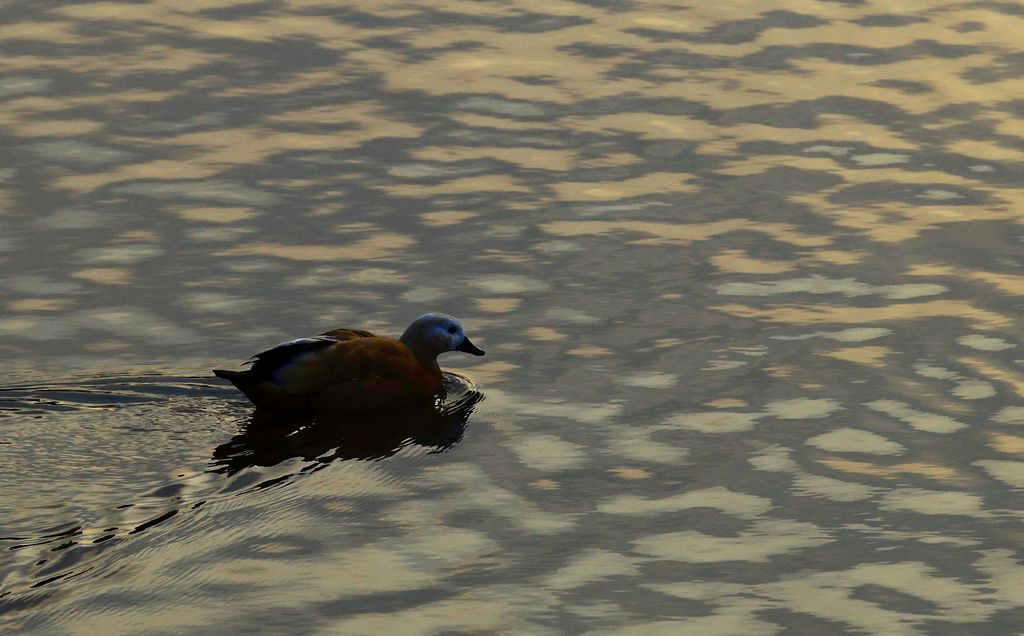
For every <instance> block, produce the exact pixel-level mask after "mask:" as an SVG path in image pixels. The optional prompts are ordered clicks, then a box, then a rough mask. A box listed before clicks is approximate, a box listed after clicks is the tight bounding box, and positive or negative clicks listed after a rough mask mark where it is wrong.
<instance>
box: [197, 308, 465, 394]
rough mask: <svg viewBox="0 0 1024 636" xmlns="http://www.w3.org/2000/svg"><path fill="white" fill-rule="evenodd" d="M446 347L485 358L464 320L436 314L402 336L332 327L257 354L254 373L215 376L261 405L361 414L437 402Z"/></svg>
mask: <svg viewBox="0 0 1024 636" xmlns="http://www.w3.org/2000/svg"><path fill="white" fill-rule="evenodd" d="M448 351H462V352H465V353H470V354H473V355H475V356H482V355H484V351H483V349H480V348H479V347H477V346H476V345H474V344H473V343H472V342H470V340H469V338H468V337H466V332H465V330H464V329H463V327H462V323H461V322H459V321H458V320H456V319H455V318H453V317H452V316H448V315H446V314H438V313H431V314H424V315H422V316H420V317H419V318H417V319H416V320H414V321H413V323H412V324H411V325H409V327H408V329H406V330H405V333H403V334H402V336H401V338H399V339H398V340H395V339H393V338H385V337H381V336H376V335H374V334H372V333H370V332H369V331H362V330H359V329H334V330H331V331H328V332H325V333H323V334H321V335H319V336H315V337H312V338H299V339H297V340H290V341H288V342H283V343H281V344H279V345H277V346H276V347H273V348H272V349H268V350H266V351H263V352H262V353H257V354H256V355H254V356H253V357H252V359H251V360H249V362H248V363H247V364H252V367H251V368H249V369H248V370H245V371H225V370H223V369H214V370H213V373H214V375H216V376H217V377H220V378H224V379H226V380H230V381H231V383H232V384H234V385H235V386H236V387H237V388H238V390H239V391H241V392H242V393H244V394H245V396H246V397H248V398H249V400H250V401H252V403H253V404H254V405H256V407H257V408H259V409H266V410H270V411H280V412H307V413H308V412H313V413H355V412H363V411H372V410H377V409H385V408H391V407H396V406H403V405H407V404H410V403H414V402H423V401H427V400H431V399H433V398H434V396H436V395H438V394H439V393H440V392H441V391H442V382H441V379H442V378H441V368H440V367H439V366H438V364H437V356H438V355H440V354H442V353H446V352H448Z"/></svg>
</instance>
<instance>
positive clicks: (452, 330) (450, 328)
mask: <svg viewBox="0 0 1024 636" xmlns="http://www.w3.org/2000/svg"><path fill="white" fill-rule="evenodd" d="M458 330H459V328H458V327H456V326H455V325H452V326H451V327H448V333H455V332H456V331H458Z"/></svg>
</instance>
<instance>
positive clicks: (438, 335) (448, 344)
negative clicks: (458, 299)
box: [400, 314, 484, 358]
mask: <svg viewBox="0 0 1024 636" xmlns="http://www.w3.org/2000/svg"><path fill="white" fill-rule="evenodd" d="M400 340H401V341H402V344H404V345H405V346H407V347H409V348H410V349H412V350H413V352H415V353H416V354H417V355H420V354H425V355H429V356H433V357H435V358H436V357H437V356H438V355H440V354H442V353H446V352H448V351H463V352H465V353H471V354H473V355H475V356H482V355H484V350H483V349H481V348H480V347H478V346H476V345H475V344H473V343H472V342H470V341H469V338H468V337H466V331H465V330H464V329H463V328H462V323H461V322H459V321H458V320H456V319H455V318H453V317H451V316H449V315H447V314H423V315H422V316H420V317H419V318H417V319H416V320H414V321H413V322H412V324H411V325H409V328H408V329H406V330H405V333H403V334H402V337H401V338H400Z"/></svg>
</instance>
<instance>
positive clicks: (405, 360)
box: [252, 332, 423, 395]
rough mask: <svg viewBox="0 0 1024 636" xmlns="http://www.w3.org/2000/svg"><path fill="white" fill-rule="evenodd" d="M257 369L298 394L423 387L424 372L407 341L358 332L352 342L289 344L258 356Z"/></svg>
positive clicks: (312, 340)
mask: <svg viewBox="0 0 1024 636" xmlns="http://www.w3.org/2000/svg"><path fill="white" fill-rule="evenodd" d="M363 333H368V332H363ZM264 365H265V366H264ZM252 370H253V372H255V373H259V374H261V375H263V374H266V375H265V377H266V379H267V380H269V381H271V382H273V383H274V384H276V385H278V386H280V387H281V388H282V389H284V390H285V391H287V392H288V393H291V394H292V395H312V394H315V393H318V392H320V391H322V390H324V389H326V388H328V387H335V386H338V385H346V384H348V385H355V384H361V383H362V384H365V383H367V382H369V383H370V384H374V383H379V381H386V383H387V384H388V385H391V384H394V383H399V384H403V385H404V384H409V383H418V382H420V381H421V377H420V376H422V374H423V369H422V367H421V365H420V363H419V361H417V360H416V357H415V356H414V355H413V354H412V352H411V351H410V350H409V348H408V347H406V346H405V345H404V344H402V343H401V342H398V341H397V340H392V339H390V338H379V337H376V336H373V335H359V334H358V332H356V335H355V336H353V337H350V338H349V339H346V340H338V339H335V338H334V337H333V336H332V337H328V336H319V337H317V338H302V339H299V340H293V341H291V342H286V343H283V344H281V345H278V346H277V347H274V348H273V349H270V350H269V351H265V352H263V353H261V354H258V355H257V356H256V360H255V362H254V363H253V369H252Z"/></svg>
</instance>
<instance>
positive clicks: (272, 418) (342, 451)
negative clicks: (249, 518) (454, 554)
mask: <svg viewBox="0 0 1024 636" xmlns="http://www.w3.org/2000/svg"><path fill="white" fill-rule="evenodd" d="M482 399H483V395H482V394H481V393H479V392H478V391H475V390H472V389H470V390H467V391H465V392H463V393H462V394H461V395H459V396H458V397H457V398H456V399H450V398H449V399H448V400H446V401H439V402H427V403H424V404H420V405H416V406H411V407H406V408H401V409H392V410H386V411H377V412H372V413H361V414H357V415H339V416H337V417H323V416H283V415H281V414H278V413H269V412H265V411H259V410H256V411H254V412H253V414H252V416H251V417H250V418H249V421H248V422H246V424H245V427H244V428H243V430H242V431H241V432H240V433H238V434H237V435H235V436H234V437H232V438H231V440H230V441H228V442H225V443H224V444H221V445H220V446H218V447H217V448H215V449H214V451H213V457H212V458H211V465H212V467H213V470H214V471H216V472H221V473H226V474H228V475H232V474H234V473H237V472H238V471H240V470H243V469H245V468H249V467H251V466H274V465H276V464H279V463H281V462H283V461H285V460H288V459H291V458H293V457H299V458H302V459H304V460H306V461H310V462H313V461H315V462H317V463H318V464H321V465H323V464H327V463H330V462H332V461H335V460H338V459H367V460H375V459H383V458H385V457H389V456H391V455H394V454H395V453H397V452H398V451H399V450H401V449H402V448H405V447H407V446H410V445H416V446H421V447H424V448H426V449H428V452H431V453H440V452H444V451H446V450H448V449H449V448H451V447H452V446H454V445H455V444H458V443H459V442H460V441H461V440H462V435H463V432H464V431H465V428H466V422H467V421H468V419H469V416H470V414H472V412H473V409H474V408H475V407H476V404H477V403H479V402H480V400H482Z"/></svg>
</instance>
